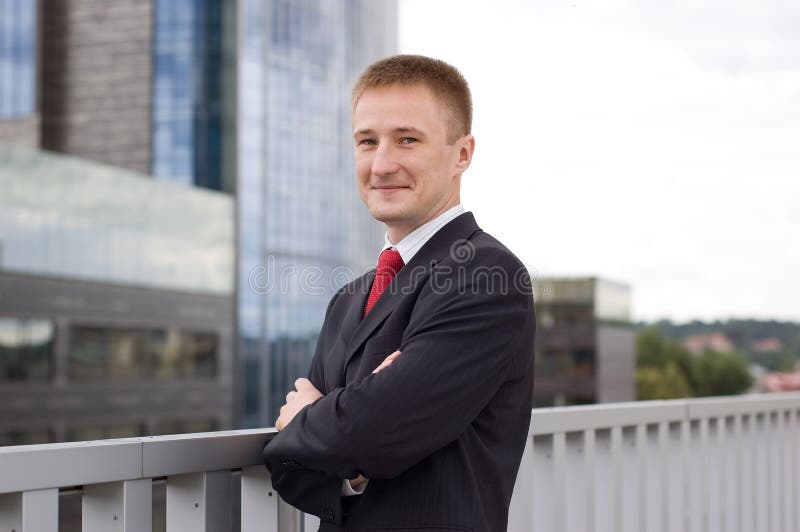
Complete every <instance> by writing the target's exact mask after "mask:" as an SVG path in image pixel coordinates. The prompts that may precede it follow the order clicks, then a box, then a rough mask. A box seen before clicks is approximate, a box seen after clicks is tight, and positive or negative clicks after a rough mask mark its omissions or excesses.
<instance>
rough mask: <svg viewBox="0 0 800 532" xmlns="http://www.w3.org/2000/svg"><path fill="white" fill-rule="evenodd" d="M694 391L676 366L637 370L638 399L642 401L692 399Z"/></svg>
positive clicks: (645, 367)
mask: <svg viewBox="0 0 800 532" xmlns="http://www.w3.org/2000/svg"><path fill="white" fill-rule="evenodd" d="M691 395H692V389H691V388H690V387H689V382H688V381H687V380H686V376H684V374H683V372H681V371H680V370H679V369H678V368H677V367H676V366H675V365H674V364H667V365H666V366H664V367H661V368H658V367H653V366H644V367H641V368H639V369H637V370H636V397H637V399H639V400H640V401H649V400H654V399H679V398H682V397H690V396H691Z"/></svg>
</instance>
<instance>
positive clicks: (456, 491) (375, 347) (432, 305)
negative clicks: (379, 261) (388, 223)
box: [264, 213, 535, 532]
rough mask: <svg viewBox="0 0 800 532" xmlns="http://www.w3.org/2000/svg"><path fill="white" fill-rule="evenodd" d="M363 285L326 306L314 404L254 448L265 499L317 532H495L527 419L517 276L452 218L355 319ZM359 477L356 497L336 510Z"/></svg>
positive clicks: (528, 303)
mask: <svg viewBox="0 0 800 532" xmlns="http://www.w3.org/2000/svg"><path fill="white" fill-rule="evenodd" d="M373 276H374V271H373V272H371V273H369V274H367V275H365V276H363V277H362V278H360V279H357V280H356V281H354V282H353V283H351V284H349V285H348V286H346V287H344V288H343V289H342V290H340V291H339V292H338V293H337V294H336V295H335V296H334V297H333V299H332V300H331V302H330V305H329V306H328V311H327V314H326V316H325V323H324V325H323V327H322V331H321V333H320V338H319V341H318V344H317V350H316V354H315V355H314V359H313V361H312V363H311V370H310V377H309V378H310V380H311V382H312V383H313V384H314V386H316V387H317V388H318V389H319V390H320V391H321V392H322V393H324V394H325V397H323V398H321V399H318V400H317V401H316V402H314V403H313V404H312V405H310V406H308V407H307V408H305V409H303V410H302V411H301V412H300V413H299V414H298V415H297V416H296V417H295V418H294V419H293V420H292V421H291V423H289V424H288V425H287V426H286V427H285V428H284V429H283V431H281V432H280V433H279V434H278V435H277V436H276V437H275V438H274V439H273V440H271V441H270V442H269V443H268V444H267V446H266V447H265V448H264V459H265V462H266V465H267V467H268V468H269V470H270V471H271V473H272V484H273V486H274V488H275V489H276V490H277V491H278V493H280V495H281V496H282V497H283V499H284V500H286V501H287V502H289V503H290V504H292V505H294V506H296V507H297V508H300V509H301V510H303V511H305V512H308V513H311V514H314V515H317V516H319V517H320V518H321V527H320V530H322V531H327V530H352V531H355V530H382V531H384V532H386V531H390V530H398V531H399V530H402V531H404V532H410V531H414V530H427V531H441V530H469V531H482V532H500V531H503V530H506V527H507V521H508V505H509V502H510V499H511V493H512V491H513V487H514V481H515V478H516V473H517V470H518V468H519V464H520V460H521V457H522V451H523V449H524V447H525V442H526V439H527V434H528V428H529V424H530V418H531V396H532V391H533V342H534V333H535V318H534V308H533V297H532V290H531V285H530V278H529V276H528V273H527V271H526V269H525V268H524V267H523V265H522V264H521V263H520V261H519V260H518V259H517V258H516V257H515V256H514V255H513V254H512V253H511V252H510V251H508V249H506V248H505V247H504V246H503V245H502V244H500V242H498V241H497V240H496V239H494V238H493V237H491V236H490V235H488V234H486V233H484V232H483V231H482V230H481V229H480V228H479V227H478V226H477V224H476V223H475V219H474V218H473V216H472V214H470V213H464V214H462V215H460V216H459V217H457V218H456V219H454V220H452V221H451V222H449V223H448V224H447V225H445V226H444V227H443V228H442V229H440V230H439V231H438V232H437V233H436V234H435V235H434V236H433V237H431V239H430V240H429V241H428V242H427V243H426V244H425V245H424V246H423V247H422V248H421V249H420V250H419V251H418V252H417V254H416V255H415V256H414V257H413V259H412V260H411V261H410V262H409V264H407V265H405V266H404V267H403V268H402V269H401V270H400V271H399V272H398V274H397V276H396V277H395V279H394V281H393V282H392V284H391V285H390V287H389V288H388V289H387V292H385V293H384V294H383V295H382V296H381V298H380V299H379V300H378V302H377V303H376V304H375V306H374V307H373V309H372V311H371V312H370V313H369V314H368V315H367V316H366V317H365V318H363V319H362V315H363V310H364V303H365V301H366V297H367V294H368V292H369V289H370V286H371V284H372V278H373ZM398 348H399V349H400V350H401V351H402V354H401V355H400V357H399V358H398V359H396V360H395V361H394V363H393V364H392V365H391V366H389V367H388V368H386V369H384V370H383V371H381V372H380V373H377V374H372V370H374V369H375V368H376V367H377V366H378V365H379V364H380V362H381V361H382V360H383V359H384V358H385V357H386V356H387V355H389V354H390V353H392V352H393V351H395V350H396V349H398ZM359 474H361V475H364V476H365V477H367V478H368V479H370V481H369V484H368V486H367V488H366V490H365V491H364V493H363V494H362V495H358V496H354V497H341V488H342V479H345V478H355V477H356V476H358V475H359Z"/></svg>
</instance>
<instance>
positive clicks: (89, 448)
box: [0, 393, 800, 494]
mask: <svg viewBox="0 0 800 532" xmlns="http://www.w3.org/2000/svg"><path fill="white" fill-rule="evenodd" d="M798 404H800V393H784V394H769V395H748V396H730V397H712V398H702V399H675V400H668V401H641V402H634V403H607V404H597V405H585V406H567V407H554V408H537V409H534V410H533V416H532V420H531V426H530V431H529V434H530V436H542V435H548V434H556V433H568V432H578V431H585V430H597V429H608V428H614V427H628V426H636V425H641V424H657V423H663V422H667V423H673V422H681V421H696V420H701V419H704V418H710V417H720V416H736V415H743V414H759V413H765V412H774V411H781V410H787V409H792V408H797V405H798ZM276 432H277V430H276V429H274V428H264V429H248V430H234V431H221V432H208V433H196V434H179V435H171V436H147V437H142V438H124V439H116V440H99V441H88V442H69V443H54V444H44V445H21V446H11V447H0V494H2V493H15V492H21V491H29V490H37V489H47V488H58V487H69V486H81V485H84V484H99V483H104V482H119V481H123V480H135V479H146V478H155V477H164V476H171V475H180V474H188V473H200V472H206V471H221V470H232V469H239V468H242V467H248V466H255V465H260V464H262V463H263V460H262V456H261V451H262V449H263V447H264V445H265V444H266V443H267V442H268V441H269V439H270V438H271V437H272V435H274V434H275V433H276Z"/></svg>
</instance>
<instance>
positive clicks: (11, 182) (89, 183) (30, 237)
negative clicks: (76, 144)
mask: <svg viewBox="0 0 800 532" xmlns="http://www.w3.org/2000/svg"><path fill="white" fill-rule="evenodd" d="M0 190H2V191H3V192H2V194H0V268H1V269H4V270H8V271H15V272H21V273H31V274H37V275H50V276H56V277H67V278H72V279H86V280H92V281H102V282H109V283H118V284H124V285H137V286H146V287H151V288H166V289H177V290H189V291H193V292H201V293H213V294H224V295H230V294H232V292H233V262H234V252H235V250H234V227H233V199H232V198H231V197H230V196H228V195H227V194H222V193H218V192H213V191H210V190H202V189H197V188H190V187H184V186H177V185H174V184H172V183H162V182H159V181H155V180H153V179H149V178H147V176H144V175H142V174H137V173H134V172H129V171H126V170H121V169H117V168H112V167H109V166H104V165H100V164H96V163H92V162H89V161H85V160H79V159H75V158H71V157H65V156H61V155H54V154H50V153H47V152H40V151H37V150H32V149H29V148H24V147H22V146H13V145H3V144H0Z"/></svg>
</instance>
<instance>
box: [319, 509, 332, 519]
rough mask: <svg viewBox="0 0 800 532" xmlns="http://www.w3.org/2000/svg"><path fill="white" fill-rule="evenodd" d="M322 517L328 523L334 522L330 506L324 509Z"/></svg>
mask: <svg viewBox="0 0 800 532" xmlns="http://www.w3.org/2000/svg"><path fill="white" fill-rule="evenodd" d="M320 517H321V518H323V519H324V520H326V521H333V508H331V507H330V506H325V507H323V508H322V512H321V513H320Z"/></svg>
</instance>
